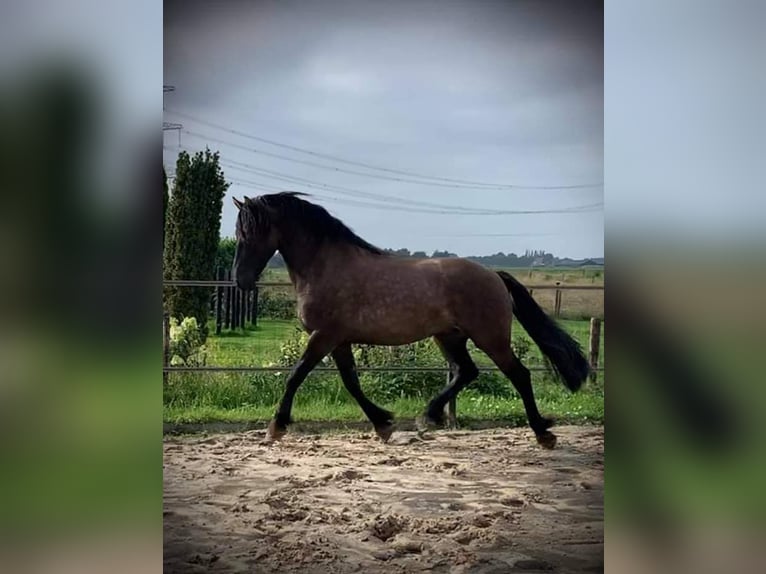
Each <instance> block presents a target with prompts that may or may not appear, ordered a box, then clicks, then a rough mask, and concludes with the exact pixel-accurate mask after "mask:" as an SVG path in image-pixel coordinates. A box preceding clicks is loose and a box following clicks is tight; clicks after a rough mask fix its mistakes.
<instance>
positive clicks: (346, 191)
mask: <svg viewBox="0 0 766 574" xmlns="http://www.w3.org/2000/svg"><path fill="white" fill-rule="evenodd" d="M183 149H186V150H188V151H192V152H193V151H194V150H192V149H191V148H188V147H186V146H184V148H183ZM220 162H221V165H224V166H225V167H231V168H233V169H239V170H242V171H247V172H249V173H254V174H256V175H260V176H263V177H268V178H272V179H276V180H280V181H285V182H288V183H291V184H292V183H297V184H300V185H305V186H307V187H310V188H317V189H322V190H323V191H334V192H336V193H340V194H342V195H350V196H353V197H359V198H362V199H368V200H373V201H383V202H385V203H387V204H388V203H391V202H394V203H401V204H404V205H411V206H414V207H424V208H429V209H436V210H440V211H439V213H446V212H447V211H449V212H451V213H456V214H460V213H462V214H466V215H470V214H477V215H515V214H518V213H520V212H519V211H518V210H499V209H481V208H470V207H463V206H456V205H444V204H439V203H431V202H424V201H416V200H409V199H405V198H401V197H395V196H388V195H381V194H376V193H371V192H363V191H358V190H354V189H350V188H346V187H341V186H338V185H330V184H325V183H320V182H316V181H313V180H309V179H305V178H302V177H297V176H292V175H288V174H284V173H280V172H275V171H272V170H268V169H263V168H257V167H255V166H253V165H251V164H248V163H245V162H239V161H234V160H220ZM251 183H252V185H258V186H261V189H264V188H263V184H262V183H257V182H251ZM601 206H603V203H596V204H588V205H583V206H574V207H569V208H561V209H562V210H561V211H559V210H548V212H550V213H569V212H570V211H576V212H579V211H585V210H590V209H593V208H599V207H601ZM540 212H541V211H534V213H540ZM426 213H428V212H426Z"/></svg>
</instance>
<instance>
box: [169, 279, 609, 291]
mask: <svg viewBox="0 0 766 574" xmlns="http://www.w3.org/2000/svg"><path fill="white" fill-rule="evenodd" d="M162 286H163V287H236V286H237V285H236V283H235V282H234V281H202V280H199V281H198V280H194V279H167V280H164V281H163V282H162ZM255 286H256V287H292V286H293V284H292V283H289V282H283V281H279V282H276V281H263V282H260V281H259V282H258V283H256V284H255ZM525 287H526V288H527V289H535V290H538V289H539V290H556V289H558V290H561V291H603V290H604V286H603V285H525Z"/></svg>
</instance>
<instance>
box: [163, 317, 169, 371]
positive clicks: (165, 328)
mask: <svg viewBox="0 0 766 574" xmlns="http://www.w3.org/2000/svg"><path fill="white" fill-rule="evenodd" d="M169 363H170V315H169V314H168V313H167V312H165V313H163V314H162V384H163V385H165V384H166V383H167V382H168V373H167V372H166V371H165V368H166V367H167V366H168V365H169Z"/></svg>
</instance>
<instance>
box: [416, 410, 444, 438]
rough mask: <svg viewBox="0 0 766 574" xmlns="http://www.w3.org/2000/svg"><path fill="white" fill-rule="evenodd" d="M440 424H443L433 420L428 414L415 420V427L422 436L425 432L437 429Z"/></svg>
mask: <svg viewBox="0 0 766 574" xmlns="http://www.w3.org/2000/svg"><path fill="white" fill-rule="evenodd" d="M440 426H441V425H440V424H439V423H438V422H437V421H435V420H433V419H432V418H431V417H429V416H426V415H422V416H420V417H418V419H417V420H416V421H415V427H416V429H417V431H418V435H420V436H422V435H423V434H425V433H426V432H428V431H430V430H436V429H438V428H439V427H440Z"/></svg>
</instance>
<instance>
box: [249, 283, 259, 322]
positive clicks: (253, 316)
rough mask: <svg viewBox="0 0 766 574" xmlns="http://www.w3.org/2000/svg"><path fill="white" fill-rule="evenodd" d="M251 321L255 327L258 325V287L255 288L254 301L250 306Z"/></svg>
mask: <svg viewBox="0 0 766 574" xmlns="http://www.w3.org/2000/svg"><path fill="white" fill-rule="evenodd" d="M250 323H251V324H252V326H253V327H257V326H258V287H257V286H256V287H254V288H253V303H252V305H251V306H250Z"/></svg>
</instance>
